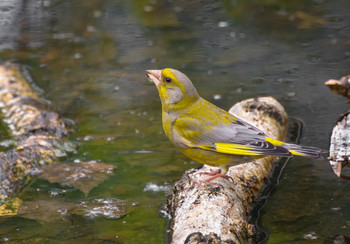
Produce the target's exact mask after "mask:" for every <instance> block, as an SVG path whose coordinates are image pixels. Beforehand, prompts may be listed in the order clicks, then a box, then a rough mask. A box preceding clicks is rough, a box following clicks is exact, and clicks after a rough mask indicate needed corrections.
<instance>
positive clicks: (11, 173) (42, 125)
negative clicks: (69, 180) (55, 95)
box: [0, 63, 74, 214]
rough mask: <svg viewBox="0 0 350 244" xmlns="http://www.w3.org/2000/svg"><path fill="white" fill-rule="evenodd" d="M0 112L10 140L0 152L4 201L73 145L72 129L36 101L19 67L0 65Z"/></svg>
mask: <svg viewBox="0 0 350 244" xmlns="http://www.w3.org/2000/svg"><path fill="white" fill-rule="evenodd" d="M0 112H1V115H2V121H3V123H4V124H5V127H6V129H7V132H8V133H9V134H10V136H11V137H12V138H13V141H12V143H10V144H11V145H10V146H11V148H10V149H9V150H7V151H5V152H1V153H0V201H1V202H3V201H6V200H7V199H9V198H12V197H14V195H15V194H16V193H17V192H18V190H19V189H21V188H22V187H23V185H24V183H25V181H26V180H27V178H26V177H27V176H28V175H29V173H30V171H31V170H35V169H37V168H38V167H40V166H41V165H45V164H49V163H52V162H54V161H56V160H57V159H58V158H59V157H62V156H65V155H66V154H67V152H68V151H71V150H74V146H73V144H72V143H70V142H69V141H68V140H67V136H68V134H69V133H70V131H71V129H70V127H71V126H68V125H67V123H66V122H65V121H64V120H62V119H61V118H60V116H59V114H58V113H57V112H55V111H52V110H51V109H50V106H49V105H48V104H47V103H45V102H43V101H42V100H41V99H39V97H38V96H37V95H36V92H35V91H34V90H33V89H32V88H31V87H30V85H29V84H28V82H27V81H26V79H25V78H24V77H23V76H22V74H21V72H20V70H19V67H17V66H15V65H13V64H10V63H6V64H4V65H0ZM0 212H1V209H0ZM0 214H1V213H0Z"/></svg>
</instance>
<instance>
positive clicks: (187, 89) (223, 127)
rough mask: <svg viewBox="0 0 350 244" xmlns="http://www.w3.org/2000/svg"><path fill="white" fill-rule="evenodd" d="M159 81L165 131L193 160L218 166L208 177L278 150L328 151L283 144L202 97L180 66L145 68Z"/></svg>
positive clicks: (279, 152) (313, 154) (305, 153)
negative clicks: (179, 68) (176, 67)
mask: <svg viewBox="0 0 350 244" xmlns="http://www.w3.org/2000/svg"><path fill="white" fill-rule="evenodd" d="M146 75H147V77H148V78H149V79H150V80H151V81H153V82H154V84H155V85H156V86H157V89H158V92H159V97H160V100H161V103H162V121H163V128H164V131H165V134H166V135H167V136H168V137H169V139H170V140H171V142H172V143H173V144H174V145H175V147H176V148H178V149H179V150H180V151H181V152H183V153H184V154H185V155H186V156H188V157H189V158H191V159H192V160H194V161H197V162H199V163H202V164H207V165H210V166H216V167H219V169H218V170H216V171H213V172H211V173H208V174H210V175H212V176H211V177H210V178H208V179H207V180H205V181H210V180H213V179H215V178H217V177H220V176H223V175H225V174H226V172H227V170H228V168H229V167H230V166H232V165H236V164H239V163H244V162H248V161H251V160H252V159H256V158H260V157H264V156H266V155H274V156H281V157H291V156H293V155H300V156H306V157H312V158H316V159H322V156H321V155H320V154H321V153H324V152H325V151H323V150H321V149H318V148H315V147H305V146H300V145H295V144H288V143H284V142H281V141H278V140H275V139H272V138H270V137H268V136H267V135H266V134H265V133H264V132H262V131H261V130H259V129H258V128H256V127H255V126H252V125H250V124H249V123H247V122H245V121H243V120H241V119H239V118H237V117H235V116H234V115H232V114H230V113H228V112H227V111H225V110H223V109H221V108H218V107H217V106H215V105H214V104H212V103H210V102H208V101H206V100H205V99H203V98H201V97H200V96H199V95H198V93H197V91H196V88H195V87H194V86H193V84H192V82H191V80H190V79H189V78H188V77H187V76H186V75H185V74H183V73H181V72H180V71H178V70H175V69H170V68H166V69H162V70H146Z"/></svg>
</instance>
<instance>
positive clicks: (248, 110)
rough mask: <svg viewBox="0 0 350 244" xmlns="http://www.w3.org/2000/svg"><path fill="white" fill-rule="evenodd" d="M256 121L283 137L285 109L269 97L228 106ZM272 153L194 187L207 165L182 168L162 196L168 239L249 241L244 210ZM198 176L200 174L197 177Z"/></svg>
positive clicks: (269, 166) (262, 179) (271, 160)
mask: <svg viewBox="0 0 350 244" xmlns="http://www.w3.org/2000/svg"><path fill="white" fill-rule="evenodd" d="M230 113H232V114H235V115H236V116H237V117H240V118H242V119H244V120H246V121H248V122H250V123H251V124H253V125H255V126H257V127H258V128H259V129H261V130H262V131H264V132H265V133H266V134H267V135H269V136H270V137H272V138H275V139H278V140H284V139H285V137H286V135H287V129H288V128H287V127H288V121H287V114H286V112H285V110H284V108H283V107H282V105H281V104H279V103H278V102H277V101H276V100H275V99H274V98H272V97H261V98H257V99H247V100H244V101H242V102H240V103H237V104H236V105H234V106H233V107H232V108H231V109H230ZM275 161H276V157H271V156H268V157H265V158H262V159H258V160H255V161H252V162H249V163H245V164H240V165H237V166H233V167H231V168H230V170H229V171H228V173H227V175H228V176H229V177H228V178H227V179H226V178H223V177H220V178H217V179H215V180H213V181H211V182H210V183H208V184H204V185H202V186H198V185H197V184H196V183H195V182H198V181H201V180H204V179H205V177H206V176H204V175H203V174H202V175H200V174H198V173H199V172H208V171H209V170H210V168H211V167H208V166H204V167H203V168H201V169H199V170H189V171H187V172H186V173H185V174H184V176H183V177H182V179H181V180H180V181H178V182H176V183H175V186H174V187H173V189H172V192H171V193H170V194H169V196H168V202H167V207H168V213H169V214H170V216H171V217H172V224H171V227H172V230H171V232H172V237H171V239H172V243H248V242H252V240H253V239H252V236H253V235H254V233H253V231H252V226H250V225H248V215H249V210H250V208H251V207H252V206H253V204H254V201H255V198H256V196H257V195H258V193H259V191H260V189H261V188H262V187H263V185H264V183H265V182H266V180H267V179H268V177H269V173H270V171H271V169H272V167H273V165H274V163H275ZM202 177H203V178H202Z"/></svg>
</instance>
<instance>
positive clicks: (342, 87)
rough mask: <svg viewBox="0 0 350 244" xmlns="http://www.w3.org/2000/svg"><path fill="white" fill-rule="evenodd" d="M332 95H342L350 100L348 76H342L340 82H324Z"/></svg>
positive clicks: (349, 76) (349, 78)
mask: <svg viewBox="0 0 350 244" xmlns="http://www.w3.org/2000/svg"><path fill="white" fill-rule="evenodd" d="M325 85H326V86H328V87H329V88H330V89H331V91H332V92H333V93H336V94H340V95H343V96H345V97H347V98H348V99H350V75H347V76H343V77H342V78H341V79H340V80H335V79H330V80H328V81H326V82H325Z"/></svg>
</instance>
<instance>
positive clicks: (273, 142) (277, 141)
mask: <svg viewBox="0 0 350 244" xmlns="http://www.w3.org/2000/svg"><path fill="white" fill-rule="evenodd" d="M265 140H266V141H267V142H270V143H271V144H272V145H274V146H281V145H285V144H286V143H284V142H282V141H279V140H276V139H272V138H270V137H266V139H265Z"/></svg>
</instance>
